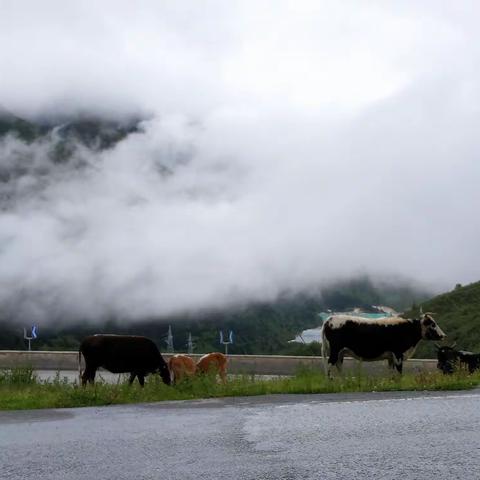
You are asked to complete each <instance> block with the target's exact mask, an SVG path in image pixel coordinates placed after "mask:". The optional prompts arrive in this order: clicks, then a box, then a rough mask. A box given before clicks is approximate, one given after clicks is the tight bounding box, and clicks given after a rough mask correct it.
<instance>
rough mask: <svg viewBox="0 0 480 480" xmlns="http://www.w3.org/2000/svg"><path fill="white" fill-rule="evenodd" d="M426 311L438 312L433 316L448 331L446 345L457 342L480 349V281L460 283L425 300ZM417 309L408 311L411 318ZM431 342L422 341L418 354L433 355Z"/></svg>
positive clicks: (464, 348) (463, 348) (418, 356)
mask: <svg viewBox="0 0 480 480" xmlns="http://www.w3.org/2000/svg"><path fill="white" fill-rule="evenodd" d="M422 308H423V311H424V312H433V313H435V315H434V318H435V320H436V321H437V322H438V324H439V325H440V327H441V328H442V330H443V331H444V332H445V333H446V334H447V339H446V340H445V342H444V343H445V344H450V343H452V342H457V347H458V348H460V349H462V350H471V351H475V352H480V282H476V283H472V284H470V285H466V286H464V287H462V286H460V285H457V286H456V287H455V288H454V289H453V290H452V291H451V292H448V293H444V294H442V295H438V296H437V297H434V298H432V299H431V300H428V301H427V302H424V303H422ZM413 315H418V309H415V310H411V311H409V312H406V316H408V317H410V316H413ZM434 356H435V347H434V345H432V342H422V343H421V345H420V346H419V348H418V349H417V352H416V353H415V357H417V358H421V357H434Z"/></svg>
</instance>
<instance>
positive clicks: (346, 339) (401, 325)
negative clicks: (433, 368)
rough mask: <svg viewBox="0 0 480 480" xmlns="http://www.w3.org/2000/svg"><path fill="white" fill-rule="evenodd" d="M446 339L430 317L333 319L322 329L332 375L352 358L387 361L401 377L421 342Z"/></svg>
mask: <svg viewBox="0 0 480 480" xmlns="http://www.w3.org/2000/svg"><path fill="white" fill-rule="evenodd" d="M444 337H445V333H444V332H443V331H442V330H441V329H440V327H439V326H438V325H437V323H436V322H435V320H434V319H433V317H432V316H431V314H428V313H425V314H422V316H421V317H420V318H418V319H407V318H401V317H387V318H382V319H369V318H362V317H353V316H348V315H333V316H331V317H329V318H328V319H327V320H326V321H325V323H324V325H323V329H322V356H323V360H324V364H325V370H326V373H327V374H328V375H330V369H331V367H332V366H333V365H335V366H336V367H337V369H338V370H339V371H341V368H342V363H343V357H344V355H345V354H349V355H351V356H353V357H354V358H356V359H358V360H364V361H375V360H385V359H386V360H388V363H389V366H390V367H391V368H394V367H395V368H396V369H397V370H398V372H399V373H402V367H403V361H404V360H406V359H407V358H409V357H410V356H412V355H413V353H414V351H415V349H416V347H417V345H418V343H419V342H420V340H422V339H424V340H440V339H442V338H444ZM327 356H328V364H327Z"/></svg>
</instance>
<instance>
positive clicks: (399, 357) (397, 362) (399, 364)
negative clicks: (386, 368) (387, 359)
mask: <svg viewBox="0 0 480 480" xmlns="http://www.w3.org/2000/svg"><path fill="white" fill-rule="evenodd" d="M392 363H393V365H394V366H395V368H396V369H397V372H398V373H399V374H400V375H401V374H402V370H403V354H402V353H398V354H395V353H392Z"/></svg>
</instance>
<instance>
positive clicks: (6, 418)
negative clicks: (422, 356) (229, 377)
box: [0, 391, 480, 480]
mask: <svg viewBox="0 0 480 480" xmlns="http://www.w3.org/2000/svg"><path fill="white" fill-rule="evenodd" d="M479 407H480V392H479V391H475V392H467V393H465V392H458V393H446V394H442V393H429V394H408V393H407V394H405V393H387V394H381V393H377V394H336V395H295V396H285V395H279V396H269V397H251V398H234V399H221V400H207V401H190V402H170V403H158V404H145V405H134V406H113V407H102V408H81V409H62V410H36V411H20V412H0V478H2V479H3V480H6V479H22V480H26V479H35V480H43V479H49V480H50V479H51V480H56V479H59V480H60V479H62V480H70V479H72V480H73V479H75V480H78V479H88V480H94V479H99V480H102V479H112V480H113V479H115V480H120V479H159V480H160V479H161V480H167V479H175V480H183V479H209V480H214V479H222V480H223V479H235V480H236V479H245V480H246V479H265V480H267V479H271V480H283V479H285V480H293V479H322V480H324V479H358V480H363V479H369V480H370V479H382V480H383V479H401V480H409V479H412V480H413V479H415V480H420V479H435V480H442V479H462V480H470V479H471V480H478V479H479V478H480V408H479Z"/></svg>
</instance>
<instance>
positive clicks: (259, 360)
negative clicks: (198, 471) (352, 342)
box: [0, 350, 437, 375]
mask: <svg viewBox="0 0 480 480" xmlns="http://www.w3.org/2000/svg"><path fill="white" fill-rule="evenodd" d="M162 355H163V357H164V358H165V359H166V360H167V359H168V358H169V357H170V355H169V354H165V353H164V354H162ZM191 357H192V358H194V359H198V358H200V357H201V355H200V354H194V355H191ZM344 365H345V370H347V371H352V370H354V371H362V372H365V373H368V374H384V373H385V372H386V371H387V362H386V361H379V362H358V361H357V360H354V359H353V358H348V357H347V358H345V361H344ZM436 365H437V361H436V360H434V359H411V360H407V361H406V362H405V364H404V371H405V372H414V371H425V370H435V369H436ZM21 366H30V367H32V368H34V369H35V370H70V371H71V370H77V369H78V352H49V351H33V352H26V351H17V350H0V369H9V368H15V367H21ZM302 367H309V368H314V369H323V360H322V357H293V356H282V355H229V356H228V372H229V373H233V374H247V375H293V374H295V373H296V372H297V371H298V370H299V369H300V368H302ZM82 368H83V361H82Z"/></svg>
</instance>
